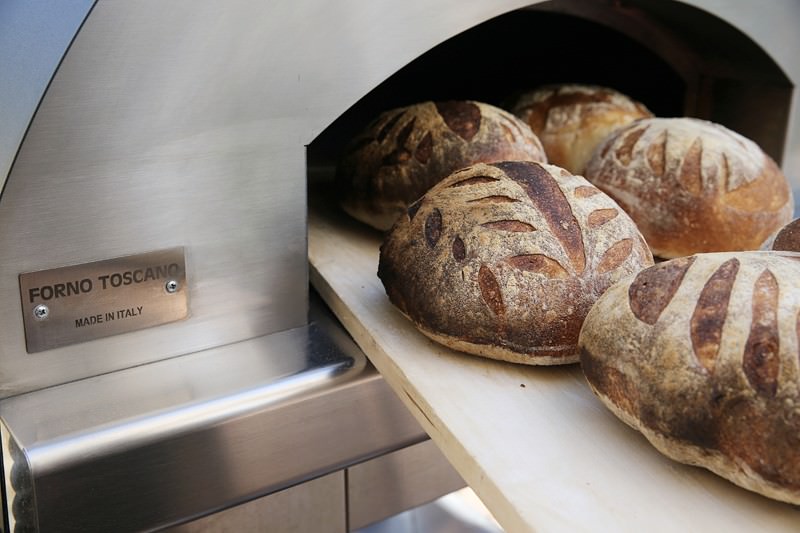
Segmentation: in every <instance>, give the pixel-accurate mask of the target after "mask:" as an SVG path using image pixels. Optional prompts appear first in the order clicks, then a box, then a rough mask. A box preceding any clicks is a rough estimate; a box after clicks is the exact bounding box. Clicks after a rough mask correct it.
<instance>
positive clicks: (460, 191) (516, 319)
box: [378, 161, 652, 365]
mask: <svg viewBox="0 0 800 533" xmlns="http://www.w3.org/2000/svg"><path fill="white" fill-rule="evenodd" d="M651 264H652V255H651V254H650V251H649V250H648V248H647V245H646V244H645V243H644V241H643V240H642V237H641V235H640V234H639V231H638V230H637V229H636V226H635V225H634V224H633V222H632V221H631V220H630V218H628V216H627V215H626V214H625V213H624V212H623V211H622V210H621V209H619V207H618V206H617V205H616V204H615V203H614V202H613V201H612V200H611V199H610V198H609V197H608V196H606V195H605V194H603V193H602V192H600V191H599V190H598V189H597V188H595V187H593V186H591V185H590V184H589V183H588V182H587V181H586V180H585V179H583V178H581V177H579V176H573V175H572V174H570V173H569V172H567V171H566V170H563V169H561V168H559V167H555V166H552V165H545V164H539V163H532V162H520V161H512V162H500V163H495V164H492V165H486V164H478V165H474V166H472V167H468V168H466V169H463V170H460V171H458V172H455V173H453V174H452V175H451V176H449V177H447V178H446V179H445V180H443V181H442V182H440V183H439V184H438V185H436V186H435V187H433V188H432V189H431V190H430V191H429V192H428V193H427V194H426V195H425V196H423V197H422V198H421V199H420V200H419V201H418V202H415V203H414V204H412V205H411V206H410V207H409V208H408V211H407V212H406V213H405V214H404V215H403V216H402V217H401V218H400V219H398V221H397V223H396V224H395V226H394V227H393V228H392V231H391V232H390V233H389V234H388V235H387V236H386V239H385V241H384V243H383V246H382V247H381V254H380V264H379V267H378V276H379V277H380V278H381V280H382V281H383V284H384V287H385V288H386V292H387V294H388V295H389V299H390V300H391V302H392V303H393V304H394V305H395V306H397V307H398V308H399V309H400V310H401V311H402V312H403V313H404V314H405V315H406V316H408V317H409V318H410V319H411V320H412V321H413V322H414V324H415V325H416V326H417V328H419V329H420V330H421V331H422V332H423V333H424V334H425V335H427V336H428V337H430V338H432V339H434V340H436V341H438V342H440V343H442V344H444V345H446V346H449V347H451V348H455V349H457V350H461V351H464V352H468V353H472V354H476V355H481V356H485V357H491V358H494V359H503V360H507V361H513V362H518V363H526V364H539V365H552V364H563V363H571V362H575V361H577V360H578V353H577V349H576V346H577V341H578V332H579V331H580V327H581V323H582V322H583V317H584V316H586V313H587V312H588V310H589V307H590V306H591V305H592V303H593V302H594V301H595V299H596V298H597V297H598V296H599V295H600V294H602V293H603V291H605V290H606V288H607V287H609V286H610V285H611V284H613V283H615V282H616V281H617V280H619V279H621V278H623V277H625V276H627V275H628V274H630V273H632V272H636V271H638V270H640V269H642V268H644V267H645V266H647V265H651Z"/></svg>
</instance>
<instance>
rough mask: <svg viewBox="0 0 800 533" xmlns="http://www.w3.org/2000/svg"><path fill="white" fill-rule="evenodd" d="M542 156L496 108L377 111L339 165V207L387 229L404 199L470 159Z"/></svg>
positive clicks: (428, 106)
mask: <svg viewBox="0 0 800 533" xmlns="http://www.w3.org/2000/svg"><path fill="white" fill-rule="evenodd" d="M503 160H526V161H546V160H547V159H546V156H545V154H544V149H543V148H542V145H541V143H540V142H539V139H538V138H537V137H536V135H534V134H533V132H532V131H531V129H530V128H529V127H528V126H527V125H526V124H525V123H523V122H522V121H520V120H519V119H518V118H517V117H515V116H514V115H512V114H511V113H508V112H506V111H503V110H502V109H499V108H497V107H494V106H491V105H488V104H484V103H480V102H472V101H448V102H423V103H420V104H416V105H412V106H408V107H403V108H399V109H393V110H391V111H387V112H385V113H383V114H381V115H380V116H379V117H378V118H377V120H375V121H374V122H373V123H372V124H371V125H370V126H368V127H367V128H366V130H365V131H364V132H362V133H361V134H360V135H358V136H357V137H356V138H355V139H353V141H352V142H351V143H350V145H349V147H348V148H347V150H346V153H345V155H344V156H343V158H342V160H341V161H340V164H339V167H338V169H337V188H338V190H339V191H340V203H341V205H342V208H343V209H344V210H345V211H346V212H347V213H348V214H349V215H351V216H352V217H354V218H356V219H358V220H360V221H362V222H364V223H366V224H369V225H370V226H373V227H375V228H377V229H380V230H388V229H389V228H390V227H391V226H392V224H393V223H394V221H395V219H397V217H398V216H400V214H402V213H403V212H404V211H405V209H406V207H408V205H409V204H410V203H411V202H413V201H415V200H416V199H418V198H419V197H420V196H422V195H423V194H424V193H425V192H426V191H427V190H428V189H429V188H430V187H431V186H433V185H434V184H436V183H437V182H438V181H439V180H441V179H443V178H444V177H446V176H447V175H449V174H450V173H451V172H453V171H455V170H458V169H459V168H463V167H466V166H468V165H472V164H474V163H491V162H494V161H503Z"/></svg>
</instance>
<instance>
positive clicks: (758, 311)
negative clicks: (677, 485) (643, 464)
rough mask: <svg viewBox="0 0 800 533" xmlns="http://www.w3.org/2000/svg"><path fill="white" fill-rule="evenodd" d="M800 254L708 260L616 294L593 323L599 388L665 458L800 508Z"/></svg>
mask: <svg viewBox="0 0 800 533" xmlns="http://www.w3.org/2000/svg"><path fill="white" fill-rule="evenodd" d="M799 277H800V254H795V253H790V252H738V253H714V254H698V255H696V256H691V257H684V258H680V259H674V260H671V261H667V262H663V263H659V264H658V265H656V266H654V267H651V268H648V269H646V270H643V271H642V272H640V273H639V274H637V275H635V276H631V277H629V278H628V279H626V280H624V281H622V282H620V283H618V284H617V285H615V286H613V287H611V288H610V289H609V290H608V291H607V292H606V293H605V294H604V295H603V296H601V297H600V298H599V299H598V300H597V302H596V303H595V305H594V307H592V309H591V311H590V312H589V314H588V315H587V317H586V320H585V322H584V325H583V329H582V331H581V334H580V341H579V345H580V351H581V365H582V368H583V371H584V374H585V375H586V378H587V380H588V382H589V384H590V385H591V387H592V390H593V391H594V392H595V393H596V394H597V395H598V396H599V397H600V399H601V400H602V401H603V403H604V404H606V406H608V407H609V408H610V409H611V410H612V411H613V412H614V413H615V414H616V415H617V416H618V417H619V418H621V419H622V420H623V421H625V422H626V423H627V424H629V425H630V426H632V427H634V428H636V429H638V430H639V431H641V432H642V433H643V434H644V435H645V437H646V438H647V439H648V440H649V441H650V442H651V443H652V444H653V445H654V446H655V447H656V448H657V449H658V450H659V451H661V452H662V453H664V454H665V455H667V456H669V457H671V458H672V459H675V460H677V461H681V462H684V463H688V464H693V465H698V466H703V467H705V468H708V469H709V470H711V471H713V472H715V473H717V474H718V475H720V476H722V477H724V478H727V479H729V480H730V481H733V482H734V483H736V484H737V485H740V486H742V487H744V488H747V489H749V490H752V491H755V492H758V493H760V494H763V495H765V496H768V497H770V498H774V499H777V500H781V501H785V502H790V503H794V504H800V359H798V348H799V347H800V343H799V342H798V340H799V339H798V337H799V336H800V285H798V284H797V279H799Z"/></svg>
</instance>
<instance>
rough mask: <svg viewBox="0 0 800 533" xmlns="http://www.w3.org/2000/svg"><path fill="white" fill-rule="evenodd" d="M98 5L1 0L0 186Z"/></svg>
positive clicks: (75, 0)
mask: <svg viewBox="0 0 800 533" xmlns="http://www.w3.org/2000/svg"><path fill="white" fill-rule="evenodd" d="M93 5H94V0H72V1H70V2H29V1H28V0H3V1H2V2H0V72H2V76H0V191H2V190H3V185H4V184H5V182H6V177H8V172H9V170H10V169H11V164H12V163H13V161H14V157H15V156H16V155H17V150H18V149H19V145H20V143H21V142H22V138H23V136H24V135H25V131H26V130H27V129H28V125H29V124H30V122H31V118H32V117H33V114H34V112H35V111H36V106H38V105H39V101H40V100H41V99H42V95H43V94H44V92H45V89H46V88H47V84H48V83H49V82H50V80H51V79H52V78H53V74H54V73H55V71H56V68H57V67H58V64H59V62H60V61H61V58H62V57H64V52H65V51H66V50H67V48H68V47H69V44H70V43H71V42H72V39H73V38H74V37H75V33H76V32H77V31H78V28H80V25H81V23H82V22H83V21H84V19H85V18H86V15H87V14H88V13H89V11H90V10H91V8H92V6H93Z"/></svg>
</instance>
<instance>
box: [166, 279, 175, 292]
mask: <svg viewBox="0 0 800 533" xmlns="http://www.w3.org/2000/svg"><path fill="white" fill-rule="evenodd" d="M164 288H165V289H167V292H168V293H170V294H173V293H176V292H178V282H177V281H175V280H174V279H171V280H169V281H168V282H167V284H166V285H164Z"/></svg>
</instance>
